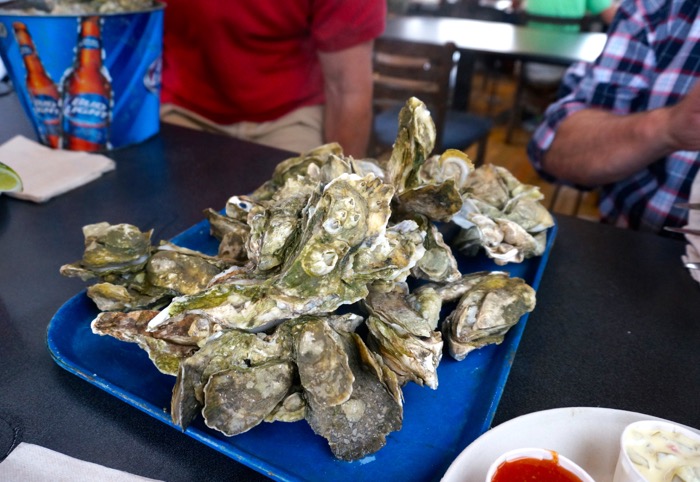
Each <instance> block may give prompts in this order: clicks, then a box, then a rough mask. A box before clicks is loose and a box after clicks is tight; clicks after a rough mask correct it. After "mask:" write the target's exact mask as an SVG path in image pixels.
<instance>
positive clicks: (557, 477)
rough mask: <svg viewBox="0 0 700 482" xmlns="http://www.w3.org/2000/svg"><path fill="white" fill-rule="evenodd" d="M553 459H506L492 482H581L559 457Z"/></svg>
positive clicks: (555, 455) (555, 454)
mask: <svg viewBox="0 0 700 482" xmlns="http://www.w3.org/2000/svg"><path fill="white" fill-rule="evenodd" d="M552 455H553V458H551V459H544V460H542V459H537V458H532V457H523V458H518V459H513V460H506V461H505V462H503V463H502V464H500V465H499V466H498V468H497V469H496V472H495V473H494V474H493V477H492V478H491V482H537V481H547V482H581V479H580V478H579V477H578V476H576V475H574V474H573V473H572V472H570V471H569V470H567V469H565V468H564V467H562V466H561V465H559V457H558V455H557V453H556V452H554V453H552Z"/></svg>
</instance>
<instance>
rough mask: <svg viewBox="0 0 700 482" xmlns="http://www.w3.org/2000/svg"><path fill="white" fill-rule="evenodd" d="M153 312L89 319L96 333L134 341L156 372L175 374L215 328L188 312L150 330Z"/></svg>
mask: <svg viewBox="0 0 700 482" xmlns="http://www.w3.org/2000/svg"><path fill="white" fill-rule="evenodd" d="M156 314H157V311H151V310H145V311H132V312H129V313H119V312H104V313H100V314H99V315H98V316H97V318H95V319H94V320H93V321H92V323H91V325H90V327H91V329H92V332H93V333H95V334H98V335H110V336H113V337H115V338H117V339H119V340H122V341H127V342H131V343H137V344H138V345H139V346H140V347H141V348H142V349H143V350H144V351H146V352H147V353H148V356H149V358H150V359H151V361H152V362H153V364H154V365H155V366H156V368H158V370H159V371H161V372H162V373H165V374H167V375H176V374H177V372H178V370H179V366H180V362H181V361H182V360H185V359H189V357H191V356H192V355H193V354H194V353H195V352H196V351H197V350H198V349H199V343H200V342H201V341H202V340H204V339H206V338H207V337H208V336H210V335H211V334H212V333H213V332H215V331H217V330H218V327H217V326H216V325H215V324H214V323H212V322H211V321H210V320H208V319H205V318H201V317H198V316H191V315H190V316H183V317H179V318H178V319H174V320H171V322H170V323H169V324H168V325H165V326H162V327H161V328H160V330H158V331H156V332H149V331H147V326H148V322H149V321H150V320H151V319H153V317H154V316H155V315H156Z"/></svg>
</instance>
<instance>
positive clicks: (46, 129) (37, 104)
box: [31, 94, 61, 145]
mask: <svg viewBox="0 0 700 482" xmlns="http://www.w3.org/2000/svg"><path fill="white" fill-rule="evenodd" d="M31 100H32V110H33V112H34V115H35V116H36V119H37V122H36V124H35V127H36V128H37V129H38V134H39V139H40V140H41V142H43V143H44V144H47V145H50V144H51V143H50V141H49V136H55V137H56V138H59V137H60V136H61V111H60V107H59V105H58V101H57V100H56V99H55V98H53V97H51V96H50V95H44V94H39V95H35V96H32V97H31Z"/></svg>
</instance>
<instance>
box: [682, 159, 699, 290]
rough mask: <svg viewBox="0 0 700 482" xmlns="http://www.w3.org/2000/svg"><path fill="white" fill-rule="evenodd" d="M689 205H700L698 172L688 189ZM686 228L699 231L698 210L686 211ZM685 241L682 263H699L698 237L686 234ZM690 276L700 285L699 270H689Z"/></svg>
mask: <svg viewBox="0 0 700 482" xmlns="http://www.w3.org/2000/svg"><path fill="white" fill-rule="evenodd" d="M689 202H691V203H700V171H698V174H697V175H696V176H695V180H694V181H693V185H692V186H691V187H690V199H689ZM686 227H687V228H691V229H700V210H697V209H691V210H690V211H688V224H687V225H686ZM685 239H687V240H688V244H687V245H686V247H685V256H683V257H682V259H683V262H684V263H700V236H696V235H694V234H686V235H685ZM689 271H690V276H692V277H693V279H695V281H697V282H699V283H700V270H697V269H691V270H689Z"/></svg>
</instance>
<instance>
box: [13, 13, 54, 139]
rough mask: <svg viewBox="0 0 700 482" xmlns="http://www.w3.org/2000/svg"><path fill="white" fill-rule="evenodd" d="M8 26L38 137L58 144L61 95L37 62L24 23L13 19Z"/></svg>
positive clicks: (33, 47)
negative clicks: (21, 66)
mask: <svg viewBox="0 0 700 482" xmlns="http://www.w3.org/2000/svg"><path fill="white" fill-rule="evenodd" d="M12 28H13V30H14V31H15V38H17V43H18V44H19V52H20V54H21V55H22V60H23V61H24V67H25V69H26V70H27V78H26V85H27V92H28V93H29V100H30V102H31V108H32V111H33V113H34V121H35V125H36V126H37V131H38V133H39V139H40V140H41V142H42V143H44V144H46V145H47V146H50V147H53V148H58V147H60V142H61V107H60V102H61V97H60V95H59V93H58V88H57V87H56V85H55V84H54V82H53V80H51V77H49V75H48V74H47V73H46V70H45V69H44V66H43V65H42V64H41V60H40V59H39V55H38V53H37V51H36V47H35V46H34V41H33V40H32V37H31V35H30V34H29V30H27V26H26V25H25V24H24V23H22V22H14V23H13V24H12Z"/></svg>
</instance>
